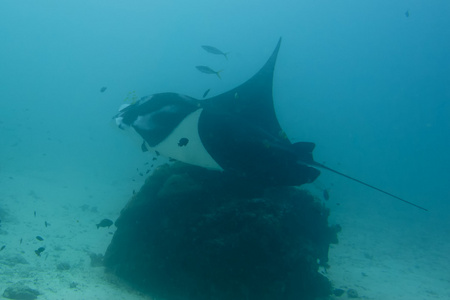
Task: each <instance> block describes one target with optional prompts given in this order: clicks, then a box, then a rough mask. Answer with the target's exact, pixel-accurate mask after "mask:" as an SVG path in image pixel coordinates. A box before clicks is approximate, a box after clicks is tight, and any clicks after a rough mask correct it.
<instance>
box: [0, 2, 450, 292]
mask: <svg viewBox="0 0 450 300" xmlns="http://www.w3.org/2000/svg"><path fill="white" fill-rule="evenodd" d="M406 12H408V14H409V16H407V15H406V14H405V13H406ZM449 16H450V2H449V1H445V0H435V1H420V0H414V1H406V0H399V1H387V0H382V1H371V0H368V1H354V0H351V1H350V0H347V1H345V0H343V1H327V0H324V1H311V0H308V1H293V0H285V1H271V0H258V1H256V0H247V1H236V0H233V1H216V0H208V1H206V0H195V1H181V0H179V1H170V0H167V1H151V0H148V1H103V0H102V1H100V0H99V1H47V0H44V1H12V0H3V1H1V2H0V137H1V142H0V189H1V190H2V194H1V196H2V198H3V199H2V198H0V208H1V206H2V201H4V199H6V198H8V197H9V198H11V199H16V198H17V199H19V198H20V197H22V198H23V197H26V196H30V191H29V190H32V191H33V193H37V194H38V195H39V197H29V202H27V203H29V204H30V207H24V206H23V205H18V206H17V207H14V206H11V205H9V207H8V208H9V211H10V213H13V214H14V212H15V209H17V211H20V210H23V209H29V210H30V218H32V211H33V210H35V209H36V208H34V209H33V207H39V205H40V204H39V201H41V200H40V199H42V198H47V199H52V201H53V202H52V203H54V206H55V207H59V206H60V205H61V203H66V204H67V203H70V204H73V205H83V204H86V203H88V204H90V205H92V206H98V207H99V208H100V210H103V211H104V212H109V213H113V214H114V213H115V214H118V213H119V211H120V209H121V208H122V207H123V206H124V205H125V203H126V201H127V200H128V199H129V197H130V195H131V191H132V190H133V189H138V188H139V187H140V185H141V184H142V180H143V179H142V178H139V176H137V175H136V172H137V171H136V168H142V166H143V164H144V163H145V162H146V161H148V160H149V156H148V154H145V153H142V152H141V151H140V148H139V143H138V142H134V141H133V139H130V138H128V137H127V136H126V135H124V134H122V132H121V131H120V130H118V129H117V128H116V127H115V126H114V124H112V123H113V121H112V116H113V115H114V114H116V112H117V110H118V108H119V106H120V105H122V104H124V103H125V102H126V98H127V97H130V95H136V96H137V97H142V96H145V95H149V94H153V93H159V92H168V91H171V92H178V93H182V94H186V95H189V96H192V97H196V98H201V97H202V95H203V93H204V91H205V90H207V89H211V91H210V93H209V95H208V96H214V95H218V94H220V93H222V92H225V91H227V90H229V89H231V88H233V87H235V86H236V85H238V84H240V83H242V82H244V81H245V80H247V79H248V78H250V77H251V76H252V75H253V74H254V73H255V72H256V71H257V70H259V68H260V67H261V66H262V65H263V64H264V63H265V61H266V60H267V58H268V57H269V56H270V54H271V53H272V50H273V48H274V47H275V45H276V42H277V41H278V38H279V37H282V38H283V41H282V44H281V50H280V53H279V56H278V61H277V65H276V68H275V78H274V99H275V106H276V110H277V114H278V118H279V121H280V123H281V125H282V127H283V128H284V129H285V131H286V132H287V134H288V136H289V138H290V139H291V141H292V142H298V141H311V142H315V143H316V150H315V152H314V156H315V159H316V160H317V161H318V162H321V163H325V164H326V165H328V166H330V167H332V168H335V169H337V170H340V171H342V172H343V173H346V174H349V175H351V176H354V177H356V178H358V179H361V180H363V181H366V182H368V183H370V184H373V185H375V186H377V187H380V188H382V189H385V190H387V191H389V192H391V193H393V194H396V195H398V196H400V197H402V198H404V199H407V200H409V201H411V202H414V203H417V204H419V205H421V206H424V207H426V208H428V209H429V212H423V211H420V210H418V209H416V208H414V207H412V206H408V205H405V204H403V203H401V202H398V201H397V200H394V199H391V198H389V197H387V196H385V195H383V194H380V193H378V192H375V191H371V190H370V189H368V188H366V187H364V186H360V185H358V184H356V183H353V182H351V181H349V180H346V179H345V178H340V177H338V176H337V175H334V174H330V173H327V172H326V171H323V173H322V175H321V177H320V178H319V181H318V182H317V183H316V184H315V185H312V186H311V189H312V190H313V191H314V192H316V193H317V195H318V196H320V195H321V194H320V190H321V188H327V189H329V190H330V200H329V201H328V202H327V205H328V206H329V207H330V209H331V216H330V221H331V222H338V223H341V224H342V225H343V232H345V231H346V230H355V228H353V229H352V226H356V227H358V228H359V229H361V230H365V229H367V230H368V231H367V234H365V233H364V232H365V231H360V232H359V233H360V234H361V235H362V236H364V238H365V240H364V245H365V246H367V247H369V248H370V247H371V246H373V247H376V246H377V244H378V243H379V242H380V241H383V242H387V243H386V244H384V245H385V249H386V251H387V252H396V253H400V254H398V255H399V259H402V258H405V257H406V258H405V259H407V260H410V261H411V265H414V264H416V263H417V259H418V257H420V258H421V259H424V257H425V258H427V257H428V258H429V259H430V260H432V259H434V257H435V255H436V252H437V251H439V253H441V254H440V255H443V254H442V253H447V256H446V257H441V259H442V261H443V265H442V268H446V269H447V270H448V269H449V267H450V263H449V261H450V255H448V253H450V240H449V239H450V238H449V236H450V218H449V212H450V204H449V203H450V18H449ZM201 45H212V46H215V47H217V48H219V49H221V50H223V51H224V52H230V53H229V56H228V57H229V59H228V60H225V59H224V57H222V56H216V55H211V54H209V53H206V52H205V51H204V50H203V49H202V48H201V47H200V46H201ZM197 65H207V66H210V67H211V68H213V69H218V70H223V72H222V73H221V76H222V80H219V79H218V78H217V76H215V75H206V74H203V73H200V72H198V70H196V69H195V66H197ZM102 87H107V89H106V91H105V92H104V93H101V92H100V89H101V88H102ZM130 93H131V94H130ZM19 178H20V179H19ZM133 180H134V181H133ZM139 180H141V181H139ZM31 181H33V182H34V183H33V188H29V182H31ZM35 182H45V184H43V185H41V189H40V188H39V184H38V185H36V184H35ZM44 186H45V188H44ZM318 187H319V188H318ZM16 190H21V191H22V193H23V195H22V194H20V195H19V194H15V191H16ZM65 190H67V192H66V193H65V194H64V191H65ZM56 191H57V192H56ZM52 195H58V196H57V197H53V198H52ZM31 196H32V195H31ZM18 201H19V203H22V204H23V203H24V202H23V201H22V202H21V201H20V200H18ZM47 214H48V215H49V216H53V217H54V218H56V212H55V215H52V212H51V211H48V212H47ZM80 218H82V216H80ZM374 232H378V233H382V235H375V234H374V238H373V240H372V239H371V235H372V234H373V233H374ZM80 239H82V238H80ZM358 244H359V242H358V241H355V242H354V247H358ZM335 248H336V249H338V248H339V245H337V246H336V247H335ZM408 248H411V249H413V251H412V252H407V251H406V250H405V249H408ZM403 251H406V254H405V255H404V256H403V257H402V254H401V253H403ZM409 255H410V256H409ZM445 262H446V264H445ZM331 264H332V263H331ZM430 274H431V271H430ZM430 276H431V278H432V279H433V277H432V276H433V275H430ZM432 279H431V280H432ZM440 279H442V278H440ZM444 280H446V281H447V282H450V275H448V273H447V277H446V278H444ZM442 299H444V298H442Z"/></svg>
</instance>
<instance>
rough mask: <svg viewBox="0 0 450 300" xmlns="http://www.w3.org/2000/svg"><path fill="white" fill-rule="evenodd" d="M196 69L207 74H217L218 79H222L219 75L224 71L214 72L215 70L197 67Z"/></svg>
mask: <svg viewBox="0 0 450 300" xmlns="http://www.w3.org/2000/svg"><path fill="white" fill-rule="evenodd" d="M195 68H196V69H197V70H199V71H200V72H202V73H205V74H216V75H217V77H219V79H222V78H221V77H220V74H219V73H220V72H222V71H214V70H213V69H211V68H210V67H207V66H196V67H195Z"/></svg>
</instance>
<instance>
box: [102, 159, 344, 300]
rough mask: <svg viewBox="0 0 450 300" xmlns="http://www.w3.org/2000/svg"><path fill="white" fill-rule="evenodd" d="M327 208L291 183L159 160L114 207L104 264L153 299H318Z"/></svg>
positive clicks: (333, 233)
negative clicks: (261, 181) (117, 210)
mask: <svg viewBox="0 0 450 300" xmlns="http://www.w3.org/2000/svg"><path fill="white" fill-rule="evenodd" d="M328 213H329V212H328V209H326V208H325V207H323V206H322V204H320V203H319V202H317V201H316V200H315V198H314V197H313V196H311V195H310V194H309V193H308V192H307V191H304V190H300V189H298V188H295V187H271V188H264V187H262V186H255V185H247V184H246V183H245V182H244V181H242V180H239V179H237V178H233V177H227V175H226V174H225V173H220V172H215V171H208V170H206V169H203V168H199V167H194V166H190V165H186V164H183V163H175V164H174V165H172V166H168V165H165V166H161V167H159V168H158V169H157V170H156V171H155V172H154V173H153V175H152V176H150V177H149V178H148V179H147V181H146V183H145V184H144V185H143V186H142V188H141V190H140V191H139V192H137V193H136V194H135V195H133V197H132V199H131V200H130V201H129V203H128V204H127V206H126V207H125V208H124V209H123V210H122V212H121V215H120V217H119V219H118V220H117V221H116V226H117V231H116V232H115V234H114V237H113V240H112V242H111V244H110V245H109V247H108V249H107V251H106V254H105V257H104V264H105V266H106V268H107V271H109V272H112V273H114V274H116V275H117V276H119V277H121V278H122V279H124V280H126V281H127V282H129V283H130V284H131V285H132V286H134V287H135V288H137V289H139V290H141V291H143V292H145V293H147V294H149V295H151V296H154V297H156V298H158V299H160V298H161V299H169V300H175V299H176V300H178V299H192V300H194V299H195V300H207V299H208V300H209V299H211V300H212V299H214V300H222V299H223V300H228V299H237V300H239V299H247V300H253V299H255V300H256V299H258V300H260V299H261V300H265V299H267V300H268V299H279V300H291V299H292V300H294V299H295V300H297V299H304V300H309V299H311V300H312V299H317V298H318V297H326V296H328V295H330V294H332V287H331V284H330V282H329V281H328V279H327V278H326V277H324V276H323V275H322V274H320V273H319V272H318V269H319V267H320V265H323V266H326V265H327V261H328V248H329V245H330V243H337V232H338V231H339V229H340V228H339V226H335V227H332V226H331V227H330V226H329V225H328V221H327V219H328Z"/></svg>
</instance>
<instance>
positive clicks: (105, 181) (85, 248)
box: [0, 166, 450, 300]
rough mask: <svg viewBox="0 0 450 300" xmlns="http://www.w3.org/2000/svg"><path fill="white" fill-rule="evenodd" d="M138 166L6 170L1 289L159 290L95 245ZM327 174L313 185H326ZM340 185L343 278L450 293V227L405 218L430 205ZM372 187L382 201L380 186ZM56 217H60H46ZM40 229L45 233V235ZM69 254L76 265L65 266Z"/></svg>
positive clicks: (91, 293) (378, 286)
mask: <svg viewBox="0 0 450 300" xmlns="http://www.w3.org/2000/svg"><path fill="white" fill-rule="evenodd" d="M137 167H139V166H137ZM130 169H131V168H130ZM132 173H136V174H134V175H133V174H132ZM132 173H130V175H131V176H130V180H128V181H120V180H117V178H115V176H114V175H108V174H105V176H100V177H97V175H93V174H91V173H89V172H88V173H87V174H83V173H81V172H80V173H76V172H75V174H73V175H72V176H67V174H66V175H65V176H58V175H57V174H52V173H48V172H46V170H45V168H43V169H42V170H38V171H36V170H35V171H30V172H27V173H26V174H24V173H18V172H17V173H15V172H12V171H11V172H9V171H8V172H2V173H1V175H0V176H1V177H0V183H1V185H2V187H3V188H2V189H0V199H1V202H0V209H1V210H2V214H3V216H2V225H1V231H0V245H6V247H5V249H4V250H3V251H1V252H0V292H1V293H3V291H4V290H5V288H6V287H8V286H10V285H12V284H13V283H16V282H19V281H23V282H24V283H25V284H26V285H28V286H29V287H31V288H35V289H37V290H39V291H40V292H41V293H42V295H40V296H39V299H150V298H149V297H146V296H144V295H141V294H139V293H138V292H136V291H133V290H132V289H130V288H129V287H127V285H126V284H125V283H123V282H121V281H120V280H118V279H117V278H114V277H113V276H110V275H108V274H105V272H104V270H103V267H91V266H90V257H89V253H104V252H105V250H106V248H107V246H108V244H109V242H110V240H111V238H112V234H113V233H114V226H112V227H111V228H110V229H107V228H100V229H98V230H97V229H96V226H95V224H96V223H98V222H99V221H100V220H101V219H103V218H110V219H113V220H114V219H116V218H117V217H118V215H119V212H120V209H121V208H122V207H123V206H124V205H125V203H126V202H127V200H128V199H129V197H130V195H131V193H132V190H133V189H137V188H139V186H140V185H141V184H142V183H143V180H144V179H143V177H140V176H139V175H138V173H137V171H136V170H133V172H132ZM325 179H326V177H325ZM133 180H134V181H133ZM320 184H321V183H320V182H318V184H316V185H314V186H312V187H310V189H311V190H312V191H313V192H318V189H317V186H318V185H319V186H320ZM322 184H323V183H322ZM5 187H7V188H5ZM357 191H358V189H357V188H356V192H357ZM330 192H331V199H330V200H329V201H328V202H327V205H328V206H329V207H330V208H331V216H330V222H338V223H339V224H340V225H341V226H342V227H343V231H342V232H341V233H340V234H339V240H340V243H339V244H337V245H332V247H331V249H330V253H329V256H330V262H329V263H330V265H331V268H329V269H328V270H327V276H328V277H329V278H330V279H331V280H332V282H333V283H334V285H335V287H336V288H342V289H349V288H352V289H355V290H356V291H357V292H358V294H359V296H360V298H361V299H423V300H425V299H450V272H449V264H450V263H449V257H450V254H449V253H450V241H449V239H448V238H445V237H446V236H448V234H450V232H449V231H448V228H447V232H445V230H444V231H442V230H441V231H436V232H430V231H429V230H428V229H425V227H429V226H428V225H429V224H428V225H427V226H425V225H423V224H420V223H419V224H418V223H416V222H412V224H413V225H412V226H411V227H408V226H406V227H405V218H407V217H408V215H409V213H408V212H412V214H415V215H419V216H420V215H421V214H424V215H425V216H426V213H422V212H417V211H414V208H412V207H408V206H405V207H403V212H404V213H398V215H396V214H395V213H389V214H383V212H382V210H381V212H380V211H375V212H374V211H368V210H367V209H365V207H366V206H365V205H364V203H360V205H353V206H352V205H351V201H350V200H349V201H348V202H350V203H345V199H341V200H342V201H339V202H337V200H334V198H335V197H337V195H340V194H341V193H343V190H340V189H339V188H338V187H336V185H334V187H333V188H332V189H331V191H330ZM369 194H370V193H369ZM371 195H373V197H374V199H372V200H373V201H379V200H378V199H377V197H379V195H377V194H371ZM365 201H368V199H365ZM383 204H384V205H387V204H386V202H383V201H381V203H380V206H381V207H383ZM83 205H87V206H89V207H87V206H84V207H83ZM400 205H401V204H400ZM382 209H383V208H382ZM35 211H36V216H34V212H35ZM428 214H430V213H428ZM405 216H406V217H405ZM46 221H47V222H48V223H50V224H51V225H49V226H47V227H45V222H46ZM445 234H446V235H445ZM38 235H39V236H41V237H43V238H44V240H43V241H38V240H37V239H36V238H35V237H36V236H38ZM21 240H22V243H20V241H21ZM42 246H44V247H45V248H46V250H45V251H44V252H43V253H42V255H41V257H38V256H37V255H36V254H35V253H34V250H36V249H38V248H39V247H42ZM129 246H130V247H133V245H129ZM18 258H20V260H19V259H18ZM18 260H19V261H18ZM20 261H21V262H20ZM59 263H68V264H69V265H70V269H69V270H58V269H57V265H58V264H59ZM322 272H323V270H322ZM71 284H72V287H71ZM73 285H75V287H74V286H73ZM347 298H348V297H347V295H345V294H344V295H343V296H341V297H339V298H338V297H336V298H333V297H332V299H347Z"/></svg>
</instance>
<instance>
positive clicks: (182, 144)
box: [178, 138, 189, 147]
mask: <svg viewBox="0 0 450 300" xmlns="http://www.w3.org/2000/svg"><path fill="white" fill-rule="evenodd" d="M188 143H189V140H188V139H187V138H181V139H180V140H179V141H178V146H179V147H183V146H186V145H187V144H188Z"/></svg>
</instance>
